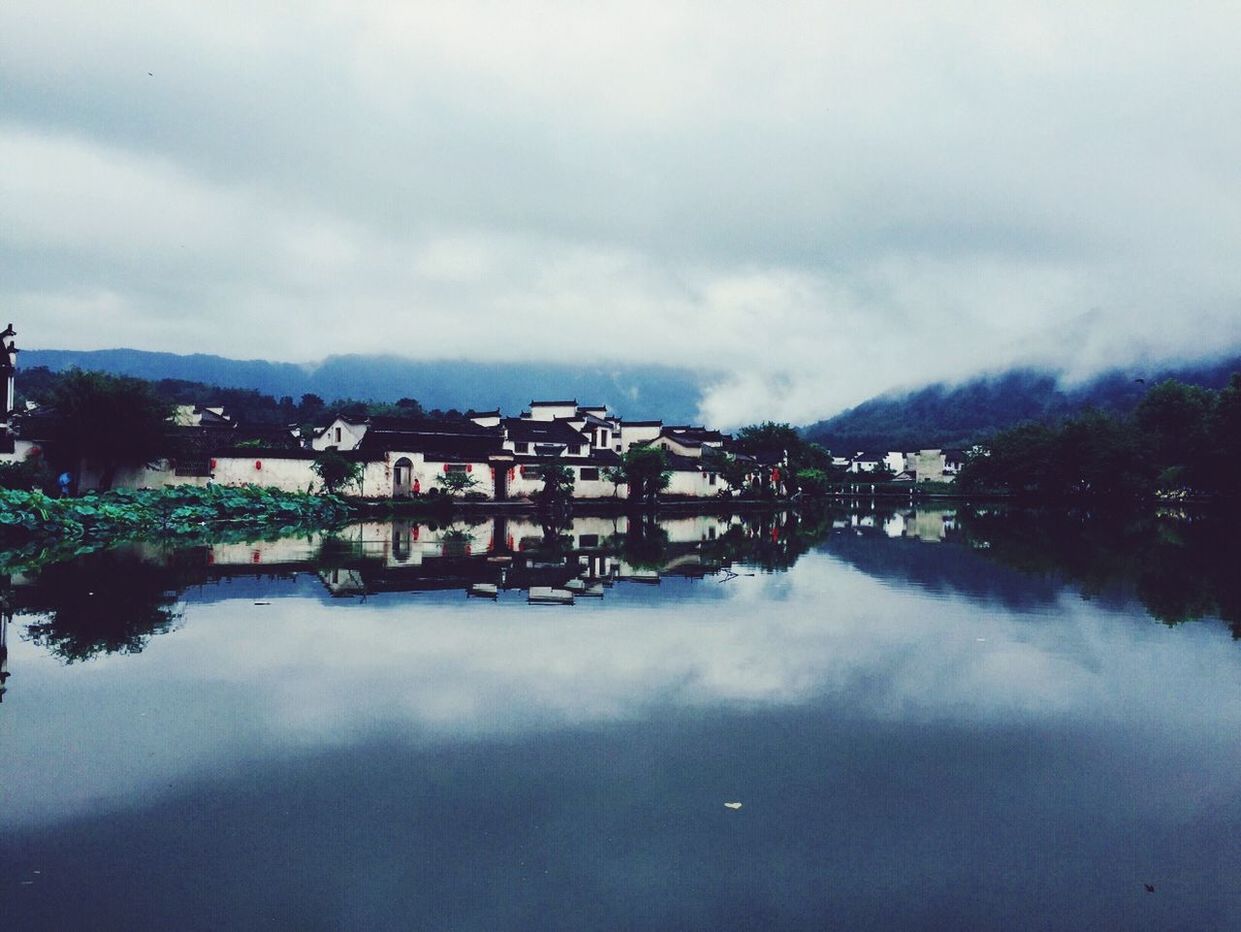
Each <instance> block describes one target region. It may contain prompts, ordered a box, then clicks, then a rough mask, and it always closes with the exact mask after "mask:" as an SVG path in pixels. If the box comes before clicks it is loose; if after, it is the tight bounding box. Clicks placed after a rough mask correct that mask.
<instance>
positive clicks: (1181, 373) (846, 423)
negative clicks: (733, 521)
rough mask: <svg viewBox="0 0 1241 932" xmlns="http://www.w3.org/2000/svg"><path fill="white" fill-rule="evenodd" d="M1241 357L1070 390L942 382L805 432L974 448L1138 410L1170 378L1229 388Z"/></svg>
mask: <svg viewBox="0 0 1241 932" xmlns="http://www.w3.org/2000/svg"><path fill="white" fill-rule="evenodd" d="M1233 372H1241V357H1233V358H1228V359H1224V360H1217V361H1214V362H1209V363H1199V364H1196V365H1185V366H1180V367H1167V368H1163V369H1149V368H1148V369H1143V370H1140V371H1134V370H1125V371H1122V370H1114V371H1112V372H1108V373H1105V374H1103V375H1100V376H1097V377H1095V378H1093V379H1091V380H1089V381H1087V382H1084V383H1081V384H1077V385H1071V386H1066V385H1065V384H1064V383H1063V381H1062V380H1061V378H1060V377H1059V375H1057V374H1056V373H1054V372H1047V371H1044V370H1038V369H1014V370H1011V371H1009V372H1005V373H1002V374H1000V375H993V376H985V377H981V378H977V379H972V380H970V381H967V382H963V383H960V384H956V385H949V384H945V383H940V384H937V385H931V386H929V387H927V388H923V389H920V390H919V391H915V392H911V393H908V394H902V395H895V394H891V395H881V396H880V397H878V398H872V399H871V400H870V401H866V402H863V403H862V404H860V405H858V406H857V407H856V408H851V409H849V410H848V411H844V412H842V413H841V414H838V415H836V416H835V417H832V418H828V419H827V420H825V421H819V422H818V423H816V424H811V425H810V426H809V427H807V428H805V429H804V433H805V435H806V437H807V438H808V439H810V440H814V441H816V442H818V443H821V444H823V445H824V446H826V447H827V448H828V449H831V450H837V451H849V452H856V451H858V450H913V449H920V448H927V447H950V448H952V447H967V446H970V445H971V444H973V443H976V442H978V441H980V440H982V439H984V438H985V437H987V436H988V435H989V434H991V433H993V432H994V431H996V430H999V429H1001V428H1004V427H1011V426H1012V425H1014V424H1019V423H1021V422H1022V421H1030V420H1039V421H1045V420H1055V419H1057V418H1061V417H1064V416H1066V415H1069V414H1073V413H1075V412H1077V411H1081V410H1083V409H1085V408H1088V407H1095V408H1100V409H1102V410H1105V411H1113V412H1126V411H1130V410H1132V409H1133V408H1134V407H1135V406H1136V405H1137V403H1138V402H1139V401H1140V400H1141V398H1142V395H1143V394H1144V393H1145V392H1146V390H1147V389H1148V388H1149V387H1150V386H1152V385H1155V384H1156V383H1158V382H1160V381H1162V380H1164V379H1169V378H1173V379H1177V380H1179V381H1182V382H1188V383H1191V384H1194V385H1202V386H1204V387H1207V388H1222V387H1223V386H1224V385H1226V384H1227V383H1228V378H1229V376H1230V375H1231V374H1232V373H1233Z"/></svg>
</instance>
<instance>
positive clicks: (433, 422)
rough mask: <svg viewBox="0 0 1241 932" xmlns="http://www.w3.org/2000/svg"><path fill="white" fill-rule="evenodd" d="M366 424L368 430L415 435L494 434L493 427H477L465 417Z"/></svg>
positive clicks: (378, 420)
mask: <svg viewBox="0 0 1241 932" xmlns="http://www.w3.org/2000/svg"><path fill="white" fill-rule="evenodd" d="M365 423H366V424H369V425H370V430H401V431H414V432H417V433H432V434H454V435H457V436H463V435H464V436H483V435H485V434H491V433H494V432H495V430H496V429H495V428H494V427H479V426H478V425H477V424H475V423H474V422H473V421H471V420H470V419H469V418H467V417H451V418H429V417H382V416H381V417H372V418H367V419H366V421H365Z"/></svg>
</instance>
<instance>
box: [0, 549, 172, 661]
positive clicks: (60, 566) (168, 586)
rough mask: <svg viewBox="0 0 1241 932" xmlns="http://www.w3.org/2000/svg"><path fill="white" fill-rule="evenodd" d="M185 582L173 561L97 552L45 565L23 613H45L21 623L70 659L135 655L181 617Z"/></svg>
mask: <svg viewBox="0 0 1241 932" xmlns="http://www.w3.org/2000/svg"><path fill="white" fill-rule="evenodd" d="M186 584H187V579H186V575H185V574H184V573H183V572H181V571H180V568H179V565H178V563H177V562H175V561H174V563H173V564H172V565H171V566H158V565H155V564H152V563H147V562H144V561H143V560H141V559H140V558H139V557H138V555H137V554H135V553H133V552H132V551H115V550H113V551H101V552H98V553H91V554H87V555H85V556H82V557H79V558H78V559H76V560H72V561H69V562H66V563H56V564H52V565H50V566H47V567H45V568H44V569H43V570H42V571H41V572H40V573H39V575H38V578H37V580H36V583H35V586H34V588H33V590H30V591H27V592H26V593H23V599H22V601H23V603H24V609H25V611H27V612H29V611H34V612H38V613H41V614H44V615H46V620H44V621H37V622H33V623H32V624H30V625H29V626H28V627H27V629H26V630H27V634H28V636H29V637H30V639H31V640H32V641H33V642H34V643H36V644H38V645H40V646H42V647H46V648H47V649H48V650H49V651H50V652H51V653H53V654H55V655H56V656H58V657H60V658H62V659H63V660H65V661H66V662H69V663H72V662H73V661H75V660H87V659H90V658H91V657H95V656H97V655H99V654H112V653H123V654H136V653H138V652H139V651H141V650H142V649H143V647H145V646H146V643H147V641H148V640H149V639H150V637H151V635H154V634H162V633H164V632H166V631H168V630H170V629H171V628H172V626H173V624H174V623H175V622H176V621H177V620H178V619H179V618H180V617H181V612H180V609H179V608H178V605H177V603H178V599H179V597H180V592H181V591H182V590H183V588H184V586H185V585H186Z"/></svg>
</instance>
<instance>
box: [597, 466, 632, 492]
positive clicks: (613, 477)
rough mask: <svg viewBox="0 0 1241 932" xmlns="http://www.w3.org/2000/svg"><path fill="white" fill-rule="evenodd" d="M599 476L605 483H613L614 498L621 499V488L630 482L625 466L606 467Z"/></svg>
mask: <svg viewBox="0 0 1241 932" xmlns="http://www.w3.org/2000/svg"><path fill="white" fill-rule="evenodd" d="M599 475H600V476H601V477H602V478H603V481H604V482H608V483H611V485H612V497H613V498H619V497H620V487H621V486H622V485H624V484H625V483H627V482H628V481H629V478H628V477H627V476H626V475H625V467H624V466H623V465H617V466H604V467H603V469H602V470H601V471H600V473H599Z"/></svg>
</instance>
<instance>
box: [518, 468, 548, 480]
mask: <svg viewBox="0 0 1241 932" xmlns="http://www.w3.org/2000/svg"><path fill="white" fill-rule="evenodd" d="M521 477H522V478H523V479H542V478H543V470H541V469H539V467H538V466H523V467H521Z"/></svg>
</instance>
